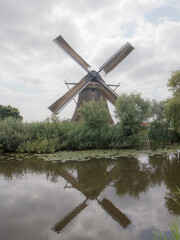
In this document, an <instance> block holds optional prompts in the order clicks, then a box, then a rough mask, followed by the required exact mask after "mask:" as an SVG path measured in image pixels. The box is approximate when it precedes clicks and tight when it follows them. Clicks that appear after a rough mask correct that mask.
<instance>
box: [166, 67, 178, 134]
mask: <svg viewBox="0 0 180 240" xmlns="http://www.w3.org/2000/svg"><path fill="white" fill-rule="evenodd" d="M168 87H169V90H170V91H172V93H173V97H172V98H170V99H168V100H167V106H166V112H167V117H168V120H169V122H170V124H171V126H172V127H173V128H174V129H175V132H176V134H177V135H179V137H180V70H178V71H174V72H173V73H172V76H171V78H170V79H169V80H168Z"/></svg>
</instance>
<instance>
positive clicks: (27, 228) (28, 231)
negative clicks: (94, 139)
mask: <svg viewBox="0 0 180 240" xmlns="http://www.w3.org/2000/svg"><path fill="white" fill-rule="evenodd" d="M20 160H21V161H20ZM176 185H177V186H180V160H179V159H178V158H176V157H175V156H173V157H170V158H167V157H148V156H139V157H136V158H121V159H119V160H118V161H117V160H105V159H98V160H92V161H87V162H67V163H60V162H57V163H53V162H50V161H49V162H45V161H43V160H40V159H36V158H33V157H28V158H24V159H20V158H18V157H17V159H14V158H12V157H11V158H10V157H9V156H8V157H7V156H6V157H1V158H0V239H1V240H11V239H13V240H24V239H26V240H32V239H33V240H36V239H37V240H55V239H61V240H64V239H68V240H71V239H73V240H76V239H77V240H80V239H83V240H90V239H93V240H94V239H98V240H101V239H103V240H106V239H107V240H109V239H113V240H116V239H118V240H119V239H126V240H130V239H131V240H132V239H133V240H136V239H138V240H141V239H142V240H144V239H146V240H148V239H151V240H152V239H153V237H154V232H155V230H156V231H158V232H161V233H162V234H166V235H167V236H169V235H170V227H169V223H170V222H171V221H172V220H174V219H175V218H177V217H178V216H180V206H179V205H178V204H177V203H176V202H175V199H177V194H176V193H175V191H176Z"/></svg>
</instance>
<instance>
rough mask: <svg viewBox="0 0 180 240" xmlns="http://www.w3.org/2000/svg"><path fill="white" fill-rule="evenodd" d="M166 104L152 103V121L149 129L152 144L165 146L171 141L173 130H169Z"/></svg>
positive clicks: (154, 101)
mask: <svg viewBox="0 0 180 240" xmlns="http://www.w3.org/2000/svg"><path fill="white" fill-rule="evenodd" d="M165 106H166V102H165V101H160V102H157V101H156V100H153V101H152V102H151V118H152V120H153V121H151V124H150V127H149V129H148V135H149V138H150V140H151V144H154V145H157V144H161V143H162V144H163V146H164V144H165V143H168V142H170V141H171V130H170V129H169V125H168V121H167V116H166V108H165Z"/></svg>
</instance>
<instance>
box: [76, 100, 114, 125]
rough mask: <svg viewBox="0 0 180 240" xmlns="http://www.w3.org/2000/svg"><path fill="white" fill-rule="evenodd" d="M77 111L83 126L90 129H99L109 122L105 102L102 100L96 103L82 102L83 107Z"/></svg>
mask: <svg viewBox="0 0 180 240" xmlns="http://www.w3.org/2000/svg"><path fill="white" fill-rule="evenodd" d="M79 111H80V113H81V116H82V118H83V120H84V122H85V124H86V125H87V126H88V127H89V128H92V129H100V128H102V127H104V126H106V125H107V124H108V122H109V121H110V115H109V112H108V110H107V107H106V102H105V101H104V100H103V99H100V100H99V101H98V102H95V101H90V102H83V106H82V108H81V109H80V110H79Z"/></svg>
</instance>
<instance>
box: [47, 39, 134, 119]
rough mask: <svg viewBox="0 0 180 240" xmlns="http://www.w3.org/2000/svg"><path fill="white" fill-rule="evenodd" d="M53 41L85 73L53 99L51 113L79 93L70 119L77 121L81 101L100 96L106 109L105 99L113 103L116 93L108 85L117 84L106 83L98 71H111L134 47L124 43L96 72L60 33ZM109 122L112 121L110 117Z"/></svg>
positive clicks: (59, 109)
mask: <svg viewBox="0 0 180 240" xmlns="http://www.w3.org/2000/svg"><path fill="white" fill-rule="evenodd" d="M53 41H54V42H55V43H56V44H57V45H58V46H59V47H60V48H61V49H62V50H63V51H64V52H66V53H67V54H68V55H69V56H70V57H71V58H73V59H74V60H75V61H76V62H77V63H78V64H79V65H80V66H81V67H82V68H83V69H84V70H85V71H86V72H87V74H86V75H85V76H84V77H83V78H82V79H81V80H80V82H78V83H77V84H75V85H74V86H73V87H72V88H71V89H69V91H68V92H66V93H65V94H64V95H63V96H62V97H60V98H59V99H58V100H57V101H55V102H54V103H53V104H52V105H51V106H50V107H49V109H50V110H51V111H52V112H53V113H58V112H60V111H61V110H62V109H63V108H64V107H65V106H66V105H67V104H68V103H69V102H70V101H71V100H73V99H74V98H75V97H76V96H77V95H78V94H79V97H78V101H77V104H76V109H75V112H74V114H73V116H72V119H71V120H72V121H79V120H80V115H79V112H78V109H79V108H80V107H81V106H82V103H83V101H86V102H89V101H91V100H95V101H98V100H99V99H100V98H102V99H103V100H104V101H105V102H106V107H107V109H108V106H107V100H108V101H109V102H111V103H112V104H113V105H115V102H116V100H117V98H118V95H117V93H116V92H115V91H114V90H113V89H112V88H110V86H117V85H108V84H106V83H105V81H104V80H103V79H102V77H101V75H100V73H101V72H104V74H107V73H109V72H110V71H112V70H113V69H114V68H115V67H116V66H117V65H118V64H119V63H120V62H121V61H122V60H123V59H124V58H125V57H126V56H127V55H128V54H129V53H130V52H131V51H132V50H133V49H134V47H133V46H132V45H131V44H130V43H126V44H125V45H124V46H123V47H121V48H120V49H119V50H118V51H117V52H116V53H115V54H114V55H113V56H112V57H111V58H109V59H108V60H107V61H106V62H105V63H104V64H103V65H102V66H101V67H100V68H99V71H98V72H96V71H94V70H90V69H91V66H90V65H89V64H88V63H87V62H86V61H85V60H84V59H83V58H82V57H81V56H79V55H78V54H77V53H76V52H75V51H74V50H73V49H72V48H71V47H70V45H69V44H68V43H67V42H66V41H65V40H64V39H63V37H62V36H61V35H60V36H58V37H57V38H56V39H54V40H53ZM66 84H67V83H66ZM70 84H71V83H70ZM108 111H109V110H108ZM109 114H110V113H109ZM111 122H113V120H112V119H111Z"/></svg>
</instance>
